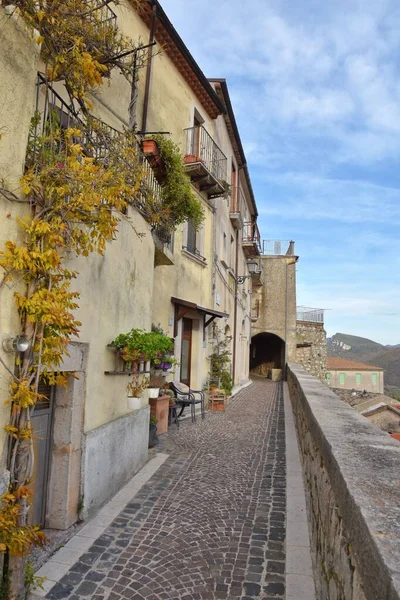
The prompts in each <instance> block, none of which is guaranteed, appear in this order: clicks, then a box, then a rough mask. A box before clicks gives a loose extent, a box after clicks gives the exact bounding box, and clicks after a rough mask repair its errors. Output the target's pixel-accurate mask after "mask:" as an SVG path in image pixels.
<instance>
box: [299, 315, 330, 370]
mask: <svg viewBox="0 0 400 600" xmlns="http://www.w3.org/2000/svg"><path fill="white" fill-rule="evenodd" d="M296 341H297V348H296V362H297V363H298V364H299V365H301V366H302V367H303V369H305V370H306V371H307V373H310V375H314V377H317V378H318V379H319V380H320V381H325V375H326V331H325V329H324V326H323V324H322V323H309V322H306V321H297V325H296Z"/></svg>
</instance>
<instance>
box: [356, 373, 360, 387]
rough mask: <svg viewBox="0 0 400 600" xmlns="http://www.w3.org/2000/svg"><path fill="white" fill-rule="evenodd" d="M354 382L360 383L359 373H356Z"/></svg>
mask: <svg viewBox="0 0 400 600" xmlns="http://www.w3.org/2000/svg"><path fill="white" fill-rule="evenodd" d="M356 383H357V384H358V385H361V373H356Z"/></svg>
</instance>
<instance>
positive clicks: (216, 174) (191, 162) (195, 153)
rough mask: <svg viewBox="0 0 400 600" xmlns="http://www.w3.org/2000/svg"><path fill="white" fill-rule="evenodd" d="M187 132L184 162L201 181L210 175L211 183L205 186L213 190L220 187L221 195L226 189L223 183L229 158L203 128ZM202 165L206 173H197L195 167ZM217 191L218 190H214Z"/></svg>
mask: <svg viewBox="0 0 400 600" xmlns="http://www.w3.org/2000/svg"><path fill="white" fill-rule="evenodd" d="M184 132H185V155H184V161H185V164H186V165H187V167H188V168H190V169H191V170H192V171H193V173H194V176H195V177H196V178H197V177H198V178H199V180H201V179H202V178H204V176H205V174H208V175H209V176H210V178H211V181H208V182H207V181H206V182H205V185H206V186H207V187H208V188H209V189H211V190H212V188H213V187H215V186H216V185H217V186H219V188H220V190H219V195H221V194H222V193H223V192H224V191H225V188H224V186H223V185H222V184H221V182H223V181H225V180H226V172H227V158H226V156H225V154H224V153H223V152H222V150H221V149H220V148H219V147H218V146H217V144H216V143H215V141H214V140H213V138H212V137H211V135H210V134H209V133H208V131H207V130H206V129H205V128H204V127H203V126H202V125H199V126H197V127H189V128H188V129H184ZM197 164H200V165H202V166H203V167H204V168H205V171H206V173H202V172H201V171H199V173H196V172H195V171H196V169H195V165H197ZM212 191H215V192H216V191H217V190H212Z"/></svg>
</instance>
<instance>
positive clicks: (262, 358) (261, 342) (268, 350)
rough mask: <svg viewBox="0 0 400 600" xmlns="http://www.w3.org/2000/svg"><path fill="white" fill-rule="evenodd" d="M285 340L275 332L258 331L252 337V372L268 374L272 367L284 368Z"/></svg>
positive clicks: (254, 373)
mask: <svg viewBox="0 0 400 600" xmlns="http://www.w3.org/2000/svg"><path fill="white" fill-rule="evenodd" d="M284 364H285V342H284V341H283V340H282V339H281V338H280V337H279V336H277V335H275V334H274V333H258V334H257V335H255V336H254V337H253V338H252V339H251V346H250V372H251V373H253V375H267V374H268V371H269V370H270V369H283V368H284Z"/></svg>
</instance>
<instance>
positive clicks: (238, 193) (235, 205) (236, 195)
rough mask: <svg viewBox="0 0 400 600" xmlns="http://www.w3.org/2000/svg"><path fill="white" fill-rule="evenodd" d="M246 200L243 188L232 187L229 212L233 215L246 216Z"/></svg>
mask: <svg viewBox="0 0 400 600" xmlns="http://www.w3.org/2000/svg"><path fill="white" fill-rule="evenodd" d="M245 206H246V199H245V196H244V193H243V191H242V188H241V187H236V186H232V188H231V197H230V206H229V211H230V212H231V213H240V214H241V215H243V214H244V207H245Z"/></svg>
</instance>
